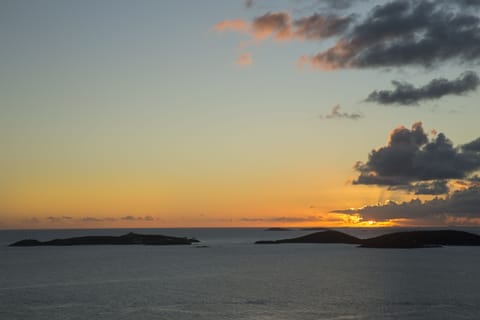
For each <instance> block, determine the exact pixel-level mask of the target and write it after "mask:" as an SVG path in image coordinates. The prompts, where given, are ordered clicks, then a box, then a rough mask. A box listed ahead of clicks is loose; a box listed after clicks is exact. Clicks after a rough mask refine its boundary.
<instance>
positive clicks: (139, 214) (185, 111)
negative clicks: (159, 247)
mask: <svg viewBox="0 0 480 320" xmlns="http://www.w3.org/2000/svg"><path fill="white" fill-rule="evenodd" d="M0 41H1V43H2V48H1V49H0V52H1V54H0V69H1V72H0V145H1V150H2V152H1V157H0V174H1V177H0V228H3V229H15V228H22V229H28V228H116V227H258V226H329V227H340V226H391V225H399V226H403V225H409V226H414V225H415V226H420V225H421V226H446V225H479V224H480V184H479V183H480V178H479V176H480V175H479V174H480V139H479V137H480V130H479V125H478V119H480V109H479V102H480V95H479V93H478V90H477V89H478V87H479V84H480V80H479V76H478V75H477V70H478V66H479V62H480V1H477V0H457V1H443V0H440V1H427V0H422V1H413V0H392V1H375V0H341V1H331V0H253V1H243V0H239V1H223V0H203V1H187V0H175V1H147V0H141V1H126V0H118V1H117V0H115V1H114V0H102V1H96V0H95V1H94V0H85V1H71V0H58V1H57V0H39V1H22V0H21V1H18V0H2V1H0Z"/></svg>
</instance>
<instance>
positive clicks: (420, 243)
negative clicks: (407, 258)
mask: <svg viewBox="0 0 480 320" xmlns="http://www.w3.org/2000/svg"><path fill="white" fill-rule="evenodd" d="M442 246H480V236H479V235H477V234H474V233H470V232H465V231H458V230H421V231H404V232H395V233H389V234H385V235H382V236H378V237H374V238H370V239H364V240H362V243H361V245H360V247H362V248H400V249H402V248H404V249H409V248H438V247H442Z"/></svg>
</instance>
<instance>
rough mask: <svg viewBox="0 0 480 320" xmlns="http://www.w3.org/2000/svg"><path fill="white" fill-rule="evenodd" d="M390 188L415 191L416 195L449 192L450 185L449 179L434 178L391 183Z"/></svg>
mask: <svg viewBox="0 0 480 320" xmlns="http://www.w3.org/2000/svg"><path fill="white" fill-rule="evenodd" d="M460 181H461V180H460ZM469 185H470V184H468V183H465V185H464V186H469ZM388 190H390V191H403V192H407V193H414V194H415V195H442V194H448V192H449V191H450V187H449V186H448V181H447V180H432V181H422V182H417V183H412V184H402V185H391V186H389V187H388Z"/></svg>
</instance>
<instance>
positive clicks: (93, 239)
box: [10, 232, 199, 247]
mask: <svg viewBox="0 0 480 320" xmlns="http://www.w3.org/2000/svg"><path fill="white" fill-rule="evenodd" d="M194 242H199V241H198V240H197V239H193V238H180V237H171V236H164V235H154V234H138V233H133V232H130V233H127V234H124V235H122V236H85V237H75V238H66V239H54V240H49V241H43V242H42V241H38V240H34V239H25V240H21V241H18V242H15V243H12V244H11V245H10V247H36V246H78V245H101V244H108V245H128V244H146V245H189V244H192V243H194Z"/></svg>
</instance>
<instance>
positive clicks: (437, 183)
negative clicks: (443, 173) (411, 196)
mask: <svg viewBox="0 0 480 320" xmlns="http://www.w3.org/2000/svg"><path fill="white" fill-rule="evenodd" d="M413 191H414V193H415V194H417V195H420V194H427V195H440V194H447V193H448V192H449V191H450V188H449V187H448V181H446V180H434V181H431V182H419V183H417V184H415V185H414V186H413Z"/></svg>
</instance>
